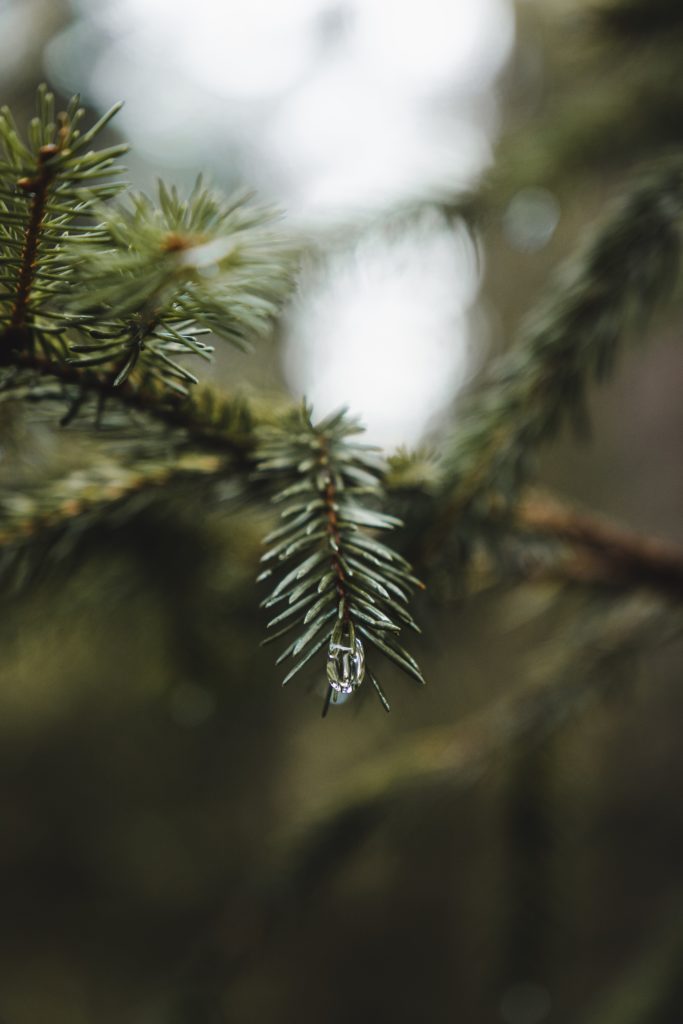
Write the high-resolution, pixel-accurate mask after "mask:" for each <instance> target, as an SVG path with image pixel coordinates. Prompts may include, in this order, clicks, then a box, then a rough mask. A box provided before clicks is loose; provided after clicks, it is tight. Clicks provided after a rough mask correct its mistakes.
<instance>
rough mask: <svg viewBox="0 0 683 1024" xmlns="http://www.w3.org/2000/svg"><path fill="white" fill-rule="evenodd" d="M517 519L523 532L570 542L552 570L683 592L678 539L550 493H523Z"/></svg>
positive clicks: (682, 554)
mask: <svg viewBox="0 0 683 1024" xmlns="http://www.w3.org/2000/svg"><path fill="white" fill-rule="evenodd" d="M514 525H515V528H516V530H517V531H519V533H520V534H521V536H522V537H524V536H526V535H528V536H533V537H546V538H550V539H552V540H556V541H559V542H564V543H566V544H568V545H569V546H570V548H571V551H570V554H569V557H568V558H564V559H562V560H561V561H560V563H559V565H557V563H553V564H551V572H552V571H558V570H559V572H560V573H562V574H565V575H570V576H571V578H573V579H575V580H582V581H584V582H596V583H603V584H608V585H611V586H618V587H625V586H626V587H628V586H631V587H633V586H635V587H642V586H646V587H650V588H652V589H653V590H656V591H658V592H659V593H661V594H668V595H669V596H671V597H673V598H675V599H678V600H680V599H681V598H683V549H682V548H680V547H679V546H678V545H677V544H671V543H669V542H667V541H663V540H660V539H658V538H655V537H648V536H643V535H642V534H638V533H635V532H634V531H633V530H627V529H624V527H622V526H619V525H618V524H617V523H613V522H611V521H610V520H609V519H607V518H605V517H603V516H597V515H595V514H591V513H586V512H579V511H577V510H576V509H574V508H571V507H569V506H567V505H564V504H562V503H561V502H559V501H557V500H556V499H553V498H551V497H549V496H547V495H544V496H543V497H532V498H525V499H523V500H522V501H521V502H520V503H519V505H518V507H517V509H516V511H515V524H514Z"/></svg>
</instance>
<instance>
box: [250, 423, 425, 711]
mask: <svg viewBox="0 0 683 1024" xmlns="http://www.w3.org/2000/svg"><path fill="white" fill-rule="evenodd" d="M361 432H362V428H361V427H360V426H359V425H358V423H357V421H356V420H353V419H350V418H349V417H348V416H347V415H346V412H345V411H344V410H342V411H341V412H338V413H335V414H334V415H332V416H330V417H328V418H327V419H325V420H323V421H321V422H320V423H318V424H317V425H313V423H312V421H311V410H310V409H309V408H308V407H307V406H305V405H304V406H303V408H302V409H301V410H297V411H296V412H295V413H293V414H292V416H291V417H290V419H289V421H287V422H285V423H284V424H283V425H282V426H281V427H280V428H278V429H271V430H269V431H267V432H264V436H263V441H262V444H261V446H260V449H259V464H258V470H259V474H264V473H265V474H268V475H270V476H271V477H272V478H273V480H274V481H275V482H276V483H277V485H278V492H277V494H276V495H275V498H274V501H276V502H277V503H279V504H283V505H284V507H283V509H282V512H281V519H282V521H283V523H282V525H281V526H280V527H278V528H277V529H276V530H274V531H273V532H272V533H271V534H269V536H268V537H267V538H266V543H267V544H269V545H270V547H269V549H268V551H267V553H266V554H265V555H264V556H263V561H264V562H266V563H271V564H272V566H273V567H272V568H271V567H270V566H269V567H268V568H266V569H265V571H264V572H263V573H262V574H261V576H260V577H259V579H270V578H271V577H274V578H275V579H276V580H277V582H276V584H275V587H274V589H273V591H272V593H271V594H270V596H269V597H268V598H266V600H265V601H264V602H263V604H264V606H265V607H266V608H272V609H274V610H275V611H276V613H277V614H276V615H275V616H274V618H272V619H271V620H270V622H269V623H268V628H269V629H273V630H274V633H273V634H272V636H271V637H270V638H269V639H271V640H275V639H278V638H279V637H281V636H284V635H286V634H289V633H291V632H293V633H294V639H293V640H290V642H289V644H288V645H287V647H286V648H285V649H284V651H283V652H282V654H281V655H280V657H279V658H278V663H280V662H282V661H284V660H286V659H287V658H292V659H293V660H294V665H293V667H292V668H291V669H290V670H289V672H288V673H287V675H286V676H285V678H284V680H283V685H284V683H287V682H289V680H290V679H291V678H292V677H293V676H295V675H296V674H297V672H299V671H300V670H301V669H302V668H303V667H304V665H306V664H307V663H308V662H309V661H310V660H311V659H312V658H313V657H314V656H315V655H316V654H318V652H319V651H321V650H325V651H326V653H327V678H328V687H327V696H326V699H325V704H324V708H323V714H325V712H326V711H327V707H328V705H329V703H330V701H332V702H333V703H336V701H337V700H338V699H339V697H340V694H348V693H351V692H353V690H355V689H356V688H357V686H359V685H360V683H361V682H362V680H363V677H364V675H365V673H366V672H367V675H368V677H369V679H370V682H371V683H372V685H373V686H374V688H375V690H376V691H377V693H378V695H379V697H380V700H381V701H382V703H383V705H384V707H385V708H386V709H387V711H388V710H389V704H388V702H387V700H386V698H385V697H384V694H383V692H382V690H381V688H380V686H379V683H378V681H377V679H376V677H375V676H374V674H373V673H372V671H371V670H370V668H369V666H368V667H367V668H366V667H365V652H364V647H363V641H367V642H369V643H370V644H371V645H372V647H374V648H375V650H376V651H380V652H381V653H382V654H384V655H385V656H386V657H387V658H389V659H390V660H391V661H393V662H394V664H396V665H398V666H399V667H400V668H401V669H403V671H404V672H407V673H408V675H410V676H412V677H413V678H414V679H416V680H417V681H418V682H419V683H424V679H423V678H422V673H421V672H420V669H419V667H418V665H417V662H416V661H415V660H414V658H413V657H412V656H411V655H410V654H408V652H407V651H405V650H404V649H403V647H402V646H401V645H400V644H399V642H398V640H397V637H398V635H399V634H400V632H401V629H402V628H403V626H409V627H411V628H412V629H414V630H417V631H418V632H419V630H418V627H417V626H416V624H415V622H414V621H413V618H412V616H411V615H410V613H409V611H408V608H407V604H408V600H409V597H410V595H411V594H412V592H413V591H414V589H415V588H416V587H421V586H422V584H421V583H420V582H419V580H417V579H416V578H415V577H414V576H413V575H412V572H411V568H410V565H409V564H408V563H407V562H406V561H405V559H404V558H402V557H401V556H400V555H399V554H397V553H396V552H395V551H393V550H392V549H391V548H390V547H388V546H387V545H386V544H385V543H383V542H381V541H379V540H378V539H377V538H376V536H375V533H376V531H385V530H390V529H392V528H393V527H395V526H400V525H401V523H400V520H398V519H396V518H394V517H393V516H389V515H386V514H385V513H383V512H380V511H378V510H377V506H378V505H380V504H381V502H382V500H383V497H384V496H383V491H382V486H381V483H380V476H381V473H382V464H381V462H380V460H379V459H378V457H377V453H376V449H374V448H371V447H369V446H367V445H362V444H358V443H357V442H356V441H352V440H351V438H353V437H354V436H355V435H357V434H359V433H361ZM361 638H362V639H361ZM340 659H341V662H343V664H341V663H340ZM344 659H346V660H345V661H344Z"/></svg>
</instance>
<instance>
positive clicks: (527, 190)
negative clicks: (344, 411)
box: [0, 0, 683, 1024]
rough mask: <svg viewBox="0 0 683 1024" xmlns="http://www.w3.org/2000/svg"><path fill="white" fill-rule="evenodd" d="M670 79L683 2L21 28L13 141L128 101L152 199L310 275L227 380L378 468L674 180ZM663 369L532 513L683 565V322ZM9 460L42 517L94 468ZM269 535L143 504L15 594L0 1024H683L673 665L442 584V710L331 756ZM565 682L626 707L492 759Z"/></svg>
mask: <svg viewBox="0 0 683 1024" xmlns="http://www.w3.org/2000/svg"><path fill="white" fill-rule="evenodd" d="M682 52H683V17H682V16H681V12H680V9H679V5H678V4H677V3H676V2H675V0H611V2H610V3H609V5H607V3H605V4H603V5H602V6H601V5H600V4H598V3H597V2H590V3H589V2H587V0H552V2H549V0H543V2H541V0H519V2H518V3H517V4H514V3H512V2H511V0H479V2H478V3H476V4H474V3H472V4H466V3H458V2H457V0H420V2H419V3H418V2H417V0H392V2H390V0H249V2H248V3H247V2H245V0H194V2H193V3H191V4H190V3H187V2H185V0H164V2H163V3H162V2H160V0H72V2H67V0H0V87H1V93H2V96H1V100H2V102H3V103H8V104H9V105H11V106H12V108H13V110H14V113H15V115H16V117H17V120H18V121H20V122H21V121H25V120H26V119H28V117H29V116H30V115H31V113H32V109H33V102H34V93H35V87H36V85H37V83H38V82H39V81H41V80H46V81H47V82H48V83H49V84H50V86H51V87H52V88H53V89H54V90H55V91H56V93H57V95H58V96H59V97H61V98H67V97H68V96H69V95H70V94H71V93H72V92H79V93H80V94H81V95H82V97H83V101H84V103H85V104H86V105H87V106H89V107H90V108H91V109H92V110H94V111H102V110H104V109H105V108H106V107H108V106H109V105H111V104H112V103H113V102H115V101H116V100H118V99H123V100H125V104H126V105H125V107H124V110H123V112H122V113H121V115H120V116H119V118H117V122H116V124H115V127H114V129H113V131H115V132H118V133H119V136H118V137H123V138H125V139H127V140H129V141H130V143H131V145H132V151H131V154H130V157H129V158H128V160H127V165H128V167H129V178H130V180H131V181H132V182H133V183H134V184H135V185H136V186H137V187H139V188H141V189H143V190H148V191H150V190H152V189H153V188H154V187H155V186H154V183H155V180H156V178H157V177H162V178H164V179H165V180H167V181H170V182H175V183H177V184H178V185H179V186H181V187H188V188H189V187H190V186H191V185H192V183H193V182H194V180H195V178H196V176H197V174H198V173H200V172H201V173H204V174H205V175H207V176H208V177H209V178H210V179H211V180H212V181H213V182H214V183H215V184H216V185H217V186H220V187H221V188H223V189H225V190H227V191H230V190H232V189H233V188H236V187H241V186H244V185H246V186H248V187H250V188H253V189H255V190H256V191H257V193H258V195H259V197H262V198H265V199H267V200H269V201H272V202H274V203H276V204H278V205H280V206H281V207H283V208H284V209H285V210H286V211H287V220H286V223H287V224H288V225H289V226H290V228H291V229H292V230H293V231H295V232H297V233H299V234H300V235H301V236H302V237H304V238H305V239H306V243H307V244H306V257H305V259H304V264H303V267H302V272H301V278H300V282H299V286H298V289H297V292H296V295H295V296H294V297H293V299H292V302H291V303H290V305H289V306H288V308H287V309H286V311H285V313H284V316H283V318H282V322H281V323H280V324H279V326H278V331H277V337H276V339H275V340H274V341H273V343H272V345H271V346H270V347H268V346H262V347H261V348H260V350H259V352H258V356H257V358H249V357H245V356H241V355H235V354H234V353H232V352H228V351H224V350H221V351H219V353H218V357H217V360H216V364H215V367H214V369H213V370H212V371H211V374H212V377H213V380H214V382H215V383H216V384H218V385H220V386H222V387H224V388H225V389H227V390H230V391H235V390H236V389H238V388H239V389H242V390H244V389H246V390H247V392H248V393H251V392H257V391H258V392H262V391H264V390H265V391H266V392H267V393H272V394H273V395H275V394H277V393H280V392H283V391H287V392H289V393H290V394H292V395H295V396H301V395H303V394H305V395H306V396H307V397H308V398H309V399H310V400H312V402H313V403H314V406H315V410H316V413H318V414H320V415H323V414H325V413H326V412H329V411H330V410H331V409H333V408H335V407H337V406H339V405H341V404H348V405H349V406H350V407H351V408H352V409H353V411H354V412H357V413H358V414H359V415H360V416H361V417H362V418H363V420H364V422H365V423H366V424H367V427H368V434H369V439H370V440H372V441H373V442H375V443H377V444H380V445H382V446H384V447H385V448H387V450H392V449H395V448H396V447H397V446H402V445H406V446H415V445H417V444H421V443H426V444H430V445H434V446H436V447H438V444H439V438H440V437H441V436H443V434H444V433H445V432H446V431H448V430H452V429H454V425H455V429H457V415H458V404H459V399H460V397H461V396H462V395H463V394H464V393H465V392H466V391H467V389H468V387H470V385H471V383H472V381H473V380H474V379H475V378H476V376H477V374H478V373H479V372H480V371H481V370H482V368H483V367H485V366H486V365H487V363H488V361H489V360H490V359H491V358H492V357H493V356H494V355H496V354H497V353H500V352H501V351H504V350H505V349H506V348H507V347H508V346H509V345H510V343H511V339H512V337H513V335H514V333H515V330H516V328H517V326H518V324H519V323H520V321H521V320H522V318H523V316H524V314H525V313H526V312H527V311H528V309H529V308H530V307H531V306H532V305H533V304H534V302H535V301H536V299H537V297H538V295H539V294H540V293H541V291H542V289H543V288H544V286H545V285H546V284H547V282H548V281H549V279H550V277H551V275H552V271H553V268H554V267H556V266H557V265H558V263H560V262H561V260H562V259H563V257H564V256H565V255H566V254H567V253H569V252H571V251H572V250H573V248H574V247H575V245H576V244H577V242H579V241H580V240H581V238H582V237H583V236H584V234H585V230H586V226H587V225H589V224H590V223H591V222H593V221H594V219H595V218H596V217H598V216H599V215H600V214H601V212H602V211H603V209H604V207H605V205H606V204H607V203H608V202H609V200H610V199H611V198H612V197H613V196H615V195H618V194H619V193H620V192H621V191H623V190H624V189H625V188H626V187H627V186H628V182H629V180H630V179H631V177H632V174H633V172H634V170H635V169H636V168H637V167H639V166H640V165H641V164H642V163H644V162H647V161H648V160H649V159H651V158H652V157H654V156H656V155H659V154H662V153H666V152H669V151H670V150H672V149H673V148H675V147H676V146H680V145H681V144H682V143H683V119H682V118H681V110H682V108H683V80H681V76H680V57H681V53H682ZM651 335H652V336H651V337H649V338H648V339H647V344H646V345H645V344H642V345H637V346H636V345H634V346H631V347H629V348H628V349H627V350H625V351H624V353H623V355H622V359H621V363H620V367H619V370H618V372H617V374H616V375H615V377H614V379H613V380H612V381H611V382H610V383H609V385H608V386H606V387H605V388H603V389H602V390H601V391H599V392H596V393H595V394H594V395H593V399H592V402H591V416H592V422H593V436H592V438H591V440H590V443H588V444H586V443H585V442H584V443H579V442H578V441H576V440H575V439H573V438H572V437H571V436H567V437H565V438H564V439H563V440H562V441H561V442H560V443H558V444H556V445H554V446H553V447H552V449H549V450H548V451H547V452H546V453H545V455H544V458H543V465H542V479H543V483H544V484H545V485H547V486H549V487H552V488H554V489H556V490H557V491H559V492H560V493H562V494H564V495H565V496H566V497H569V498H571V499H574V500H577V501H580V502H586V503H587V504H589V505H592V506H593V507H595V508H596V509H598V510H600V511H602V512H604V513H607V514H609V515H611V516H614V517H615V518H617V519H619V520H622V521H624V522H626V523H629V524H631V525H632V526H633V527H636V528H638V529H640V530H643V531H645V532H648V533H652V534H656V535H659V536H661V537H664V538H667V539H669V540H671V541H678V542H683V526H682V523H681V515H680V509H681V504H682V499H683V476H682V475H681V473H680V448H681V444H680V442H681V437H683V409H682V407H681V403H680V381H681V379H683V349H681V346H680V306H679V307H677V308H675V309H673V310H669V311H668V312H666V313H664V314H663V315H662V316H661V317H660V318H659V320H658V322H657V326H656V329H655V330H653V331H652V332H651ZM5 426H6V424H5ZM22 429H24V431H25V432H24V433H23V434H22V435H21V438H22V444H21V445H20V446H19V448H17V450H16V451H15V450H14V449H13V447H12V445H11V444H10V443H9V441H8V440H7V438H3V448H2V462H3V466H2V470H1V472H2V480H3V482H4V485H5V486H6V484H7V481H8V480H10V481H16V482H17V489H18V491H19V492H20V491H21V486H22V481H23V480H24V479H25V477H26V475H27V474H30V473H32V474H36V473H40V472H42V473H44V474H50V473H53V472H57V469H58V468H59V467H61V468H62V469H63V468H64V467H68V468H70V469H73V468H74V466H77V465H78V459H79V458H85V457H86V455H88V453H87V452H86V453H85V454H84V450H83V449H82V448H80V447H79V446H78V445H77V444H76V445H74V446H72V447H71V448H68V450H67V451H64V450H63V445H62V442H61V441H60V440H59V439H58V437H57V435H56V432H55V430H53V429H52V428H48V427H46V426H45V424H38V425H35V426H32V425H31V424H27V425H25V426H24V428H22ZM13 430H15V432H16V425H15V426H14V427H13ZM17 452H20V453H21V454H17ZM27 452H28V456H27ZM88 457H89V458H92V457H93V456H92V453H90V454H89V455H88ZM267 522H268V513H267V511H260V512H258V513H255V512H254V510H253V509H249V510H247V511H246V512H245V510H244V508H243V504H242V502H241V496H240V491H239V487H238V486H236V485H235V486H233V485H228V484H226V485H224V490H223V493H222V500H221V501H220V502H218V503H215V502H214V503H211V504H210V505H209V504H208V503H207V501H206V493H205V491H203V490H202V487H201V486H200V485H198V484H195V485H192V484H190V483H188V484H186V485H184V486H183V487H179V488H178V489H177V490H175V491H169V492H164V493H163V494H160V495H157V496H156V497H155V496H152V497H145V498H143V497H142V496H137V497H136V498H134V499H133V500H132V501H129V502H128V503H124V505H123V506H122V507H121V508H120V509H119V511H118V513H117V515H116V516H110V517H109V518H107V519H104V520H103V521H102V522H101V523H98V524H97V525H96V527H94V528H92V529H90V530H88V532H87V535H84V536H83V537H82V538H81V540H80V541H79V543H77V544H75V545H74V546H73V548H70V549H69V551H68V552H67V554H66V556H65V557H62V558H60V559H52V560H51V561H50V564H49V566H48V565H47V564H46V566H45V568H44V571H42V572H41V573H39V574H38V577H37V578H36V580H35V581H34V582H33V583H32V584H31V586H30V587H29V588H27V589H26V590H24V591H23V592H22V593H21V595H14V594H12V593H5V594H4V595H3V597H2V601H1V604H2V617H1V618H0V644H1V648H0V649H1V651H2V675H1V680H2V682H1V686H0V822H1V824H0V828H1V833H0V838H1V841H0V871H1V885H2V902H1V906H2V912H1V914H0V1020H2V1022H3V1024H46V1022H49V1024H93V1022H97V1024H223V1022H233V1021H234V1022H239V1024H271V1022H272V1024H275V1022H285V1024H289V1022H294V1021H296V1022H300V1024H309V1022H310V1024H322V1022H330V1024H337V1022H339V1024H341V1022H347V1021H349V1020H355V1021H391V1022H406V1024H407V1022H411V1024H412V1022H419V1024H422V1022H424V1024H427V1022H429V1024H432V1022H433V1024H441V1022H444V1024H446V1022H453V1021H458V1022H462V1024H680V1021H681V1020H683V972H681V969H680V968H681V963H682V962H683V910H682V908H683V875H682V872H681V859H682V855H683V801H682V800H681V778H682V777H683V775H682V770H683V752H682V751H681V746H680V740H679V736H680V725H679V723H680V716H681V712H682V711H683V694H682V693H681V689H680V681H681V678H680V677H681V664H682V658H681V653H682V650H681V644H680V641H678V642H674V643H668V644H666V645H665V644H663V643H661V642H660V641H661V636H660V634H659V633H658V631H657V630H654V632H653V635H652V636H649V635H648V636H647V637H645V641H647V642H643V643H640V642H638V643H633V644H630V645H628V644H627V645H622V646H621V647H620V649H619V652H618V654H619V656H618V657H617V656H612V654H613V652H612V650H611V648H609V646H608V645H607V642H606V641H605V644H604V645H602V646H601V635H600V631H599V630H598V631H597V632H596V626H595V624H596V622H597V623H599V622H600V621H601V619H600V616H601V615H602V614H603V611H604V607H603V604H602V603H601V602H602V600H603V599H602V597H601V596H600V595H595V594H594V593H592V592H588V591H587V590H586V588H580V587H569V586H564V587H561V586H560V585H559V584H557V583H554V584H550V583H548V582H545V583H539V582H537V583H531V582H528V583H521V584H517V585H515V586H512V585H508V586H503V585H499V586H490V587H486V588H482V589H481V590H479V591H477V592H476V593H470V594H469V595H467V599H466V600H465V599H464V597H463V596H462V594H458V592H457V588H452V591H449V592H448V596H447V597H445V596H444V595H440V598H441V599H440V600H437V599H436V597H435V596H432V597H427V598H425V600H424V603H423V605H422V607H421V608H419V609H418V617H419V618H420V621H421V623H422V624H423V627H424V635H423V637H422V638H421V643H420V646H419V649H418V650H417V651H416V654H417V656H418V658H419V660H420V662H421V664H422V665H423V668H424V671H425V674H426V676H427V678H428V680H429V686H428V687H427V688H426V689H425V690H424V691H421V692H419V693H418V692H415V691H414V690H413V689H412V688H411V687H410V685H409V684H407V683H406V682H405V680H403V679H401V678H399V677H398V676H393V675H392V674H391V672H389V673H388V675H387V685H386V689H388V690H389V695H390V697H391V700H392V705H393V710H392V713H391V715H389V716H386V715H384V714H383V713H382V712H381V709H380V708H379V707H378V706H375V704H374V702H373V700H372V698H371V696H370V697H368V698H367V699H358V700H354V701H353V702H351V703H350V704H349V705H347V706H344V707H341V708H339V709H334V713H331V714H330V716H329V718H328V719H327V720H326V721H325V722H324V723H321V721H320V696H319V693H316V692H315V688H313V689H312V690H311V691H310V692H308V691H307V690H306V685H305V682H304V683H303V684H300V685H299V686H298V687H296V688H295V687H294V684H293V687H292V688H288V689H287V690H286V691H283V690H281V689H280V687H279V685H278V678H279V677H278V675H277V674H276V672H275V670H274V668H273V665H272V660H273V658H272V654H271V649H266V651H265V652H264V651H261V650H260V649H259V642H260V639H261V636H262V630H263V619H262V615H261V613H260V612H259V610H258V601H259V597H260V596H262V595H259V594H258V593H257V592H256V588H255V586H254V584H253V582H252V580H253V574H254V565H255V563H256V561H257V558H258V555H259V545H260V538H261V536H262V534H263V532H264V530H265V526H266V524H267ZM638 639H639V640H641V639H643V638H641V637H639V638H638ZM606 655H609V656H606ZM577 675H578V676H580V677H581V679H583V678H584V677H585V679H586V680H590V681H591V683H592V681H593V680H594V681H595V686H594V690H595V693H596V694H598V693H599V694H601V695H602V698H601V699H596V698H595V697H594V698H593V699H591V698H590V692H591V688H590V687H587V688H586V696H585V699H582V700H581V702H580V706H579V707H578V708H572V710H571V713H567V714H564V713H562V714H558V715H556V716H555V718H554V727H553V728H552V729H535V728H534V727H533V709H530V710H529V723H528V726H529V727H528V728H527V725H526V724H525V721H524V720H522V721H521V722H518V723H517V724H516V725H515V724H514V723H511V724H510V727H509V729H508V726H507V720H506V719H505V718H503V719H500V713H499V715H498V717H499V719H500V722H499V727H498V731H497V732H496V731H495V729H494V730H493V732H492V731H491V729H492V727H491V726H490V716H489V713H488V710H487V709H489V708H491V707H494V706H495V707H499V706H501V705H499V704H497V703H496V702H498V701H503V702H504V701H505V700H506V699H507V698H508V696H509V695H510V694H513V693H515V692H517V691H518V690H519V689H520V687H524V686H525V685H526V684H527V683H528V682H529V681H530V680H531V681H533V680H536V679H542V680H548V681H549V684H550V683H554V682H558V686H559V690H558V692H559V693H564V692H565V690H567V689H571V685H572V682H573V681H574V680H575V679H576V677H577ZM314 682H315V681H314ZM502 706H504V705H502ZM506 730H507V733H506ZM434 751H436V755H435V756H432V753H433V752H434ZM468 752H469V753H468ZM461 753H462V757H461ZM442 754H443V764H442V766H441V768H439V763H440V762H439V758H440V757H441V755H442ZM437 755H438V756H437ZM472 755H474V756H472ZM430 758H431V760H430ZM427 763H428V764H429V765H430V767H429V769H428V770H427V769H426V768H425V767H424V765H425V764H427ZM413 768H414V771H413Z"/></svg>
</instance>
